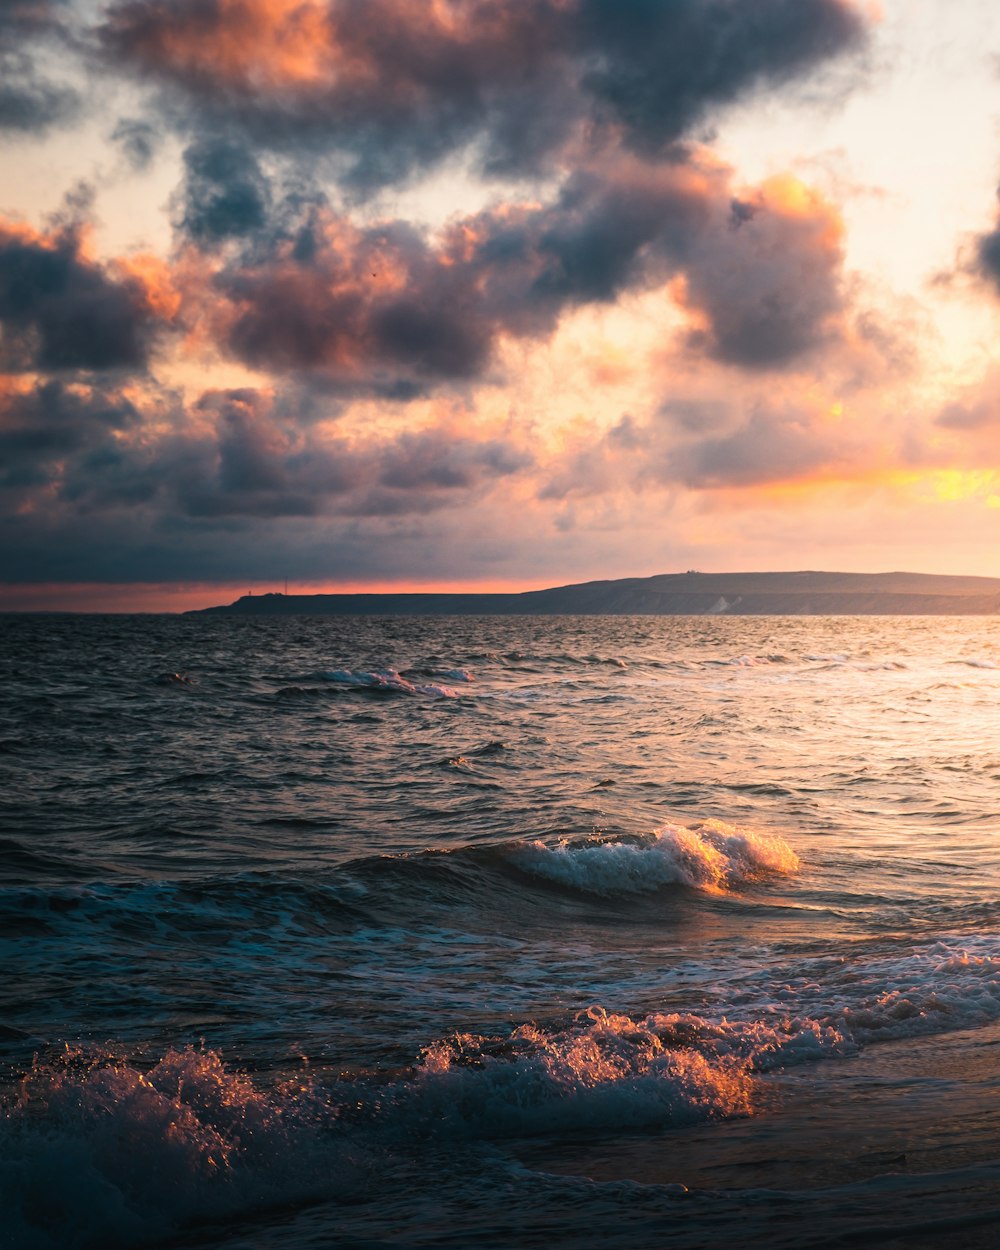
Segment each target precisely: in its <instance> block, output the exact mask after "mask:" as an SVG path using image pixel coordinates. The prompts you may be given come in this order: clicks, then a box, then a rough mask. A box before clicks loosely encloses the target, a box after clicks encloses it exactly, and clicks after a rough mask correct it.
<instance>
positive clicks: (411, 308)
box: [183, 142, 847, 398]
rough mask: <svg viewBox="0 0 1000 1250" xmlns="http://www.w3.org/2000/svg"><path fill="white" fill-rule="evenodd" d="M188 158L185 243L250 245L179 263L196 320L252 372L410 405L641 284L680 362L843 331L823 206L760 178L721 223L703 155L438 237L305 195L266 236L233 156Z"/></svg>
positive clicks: (260, 198)
mask: <svg viewBox="0 0 1000 1250" xmlns="http://www.w3.org/2000/svg"><path fill="white" fill-rule="evenodd" d="M194 156H196V157H197V162H196V161H195V159H194ZM194 156H191V155H190V154H189V163H190V164H191V165H192V167H193V169H194V175H193V177H192V179H189V182H188V188H187V192H186V198H185V200H184V206H185V207H184V214H183V220H184V222H185V223H186V225H187V230H188V233H189V234H190V235H192V236H193V237H195V238H196V240H197V241H199V242H200V243H201V245H202V248H203V250H205V251H206V252H208V251H211V250H212V249H213V248H214V247H215V246H216V245H217V244H219V243H220V242H223V241H225V240H227V239H228V240H235V239H238V238H239V236H240V235H243V234H245V235H247V236H248V237H247V238H246V239H245V240H244V246H242V247H241V248H239V249H238V250H237V251H235V252H231V253H230V254H228V255H227V256H226V257H225V258H222V259H203V260H200V261H199V260H193V261H192V262H191V264H190V265H189V267H188V271H189V282H188V285H189V288H190V289H191V290H192V291H193V292H194V293H195V294H194V295H192V301H193V302H192V307H194V306H195V304H197V306H198V307H197V312H196V313H192V315H193V316H194V315H196V316H197V317H199V318H200V321H201V324H202V326H203V329H204V331H205V333H206V334H207V335H208V337H209V338H210V339H211V340H212V341H214V342H217V343H218V344H220V345H221V347H222V349H223V350H224V351H225V352H227V353H228V354H230V355H232V356H235V357H236V358H238V359H240V360H243V361H245V362H247V363H248V364H252V365H253V366H254V367H256V368H261V367H263V368H267V369H271V370H275V371H278V372H292V371H310V372H312V373H314V374H315V375H317V376H321V377H323V378H325V379H326V380H327V381H328V382H330V383H334V384H337V385H339V386H342V387H345V388H347V389H348V390H351V389H353V390H355V391H366V390H367V391H369V392H371V393H377V394H383V395H386V396H393V395H395V396H397V397H400V398H405V397H406V396H408V395H409V396H411V397H412V396H415V395H419V394H422V393H424V392H425V391H426V390H427V389H428V388H429V387H431V386H434V385H439V384H441V383H442V382H450V383H460V382H468V381H472V380H476V379H481V378H483V377H485V376H487V375H488V374H489V372H490V370H491V369H493V368H494V366H495V364H496V359H497V348H498V346H499V344H500V343H501V341H503V340H505V339H526V340H535V341H544V340H545V339H546V338H547V337H548V336H549V335H551V334H552V332H553V330H554V329H555V328H556V327H557V325H558V324H559V321H560V319H561V318H562V317H563V316H564V315H566V314H567V313H568V312H571V311H572V310H574V309H576V308H580V307H584V306H587V305H611V304H613V303H615V302H617V301H618V300H619V299H620V298H621V297H622V296H623V295H625V294H627V293H630V292H642V291H648V290H653V289H656V288H661V289H662V292H663V294H662V298H663V300H664V308H665V311H666V310H668V309H669V308H670V307H671V306H672V303H673V300H674V299H675V298H676V297H678V296H679V297H680V302H681V305H682V307H683V308H685V309H686V311H687V312H688V314H689V315H690V316H691V317H692V318H693V328H692V330H691V332H690V333H689V334H688V336H687V344H688V348H689V350H691V351H694V352H695V353H696V354H701V355H708V356H712V357H714V358H716V359H720V360H723V361H725V362H726V363H730V364H736V365H740V366H742V367H745V368H752V369H764V368H785V367H787V366H789V365H792V364H794V363H795V362H796V361H797V360H798V359H799V358H800V357H802V356H803V355H805V354H807V353H809V352H811V351H812V350H813V349H814V348H816V347H817V346H819V345H820V344H825V343H830V342H834V341H836V340H837V339H838V337H840V336H842V335H843V333H844V319H845V315H846V311H847V309H846V302H845V299H844V297H843V294H842V291H841V266H842V261H843V254H842V249H841V223H840V218H839V215H838V213H837V211H836V210H835V209H834V208H833V207H832V206H831V205H829V204H828V203H826V202H825V201H824V200H823V199H822V197H820V196H819V195H817V194H816V193H814V192H812V191H810V190H808V189H807V188H806V187H804V186H803V185H802V184H801V183H799V182H797V181H796V180H794V179H790V178H786V179H772V180H770V181H769V182H768V183H765V184H764V186H763V187H762V188H760V189H758V190H756V191H753V190H752V189H751V190H749V191H744V192H743V193H742V194H743V195H744V200H743V201H741V202H746V203H750V202H752V203H753V212H752V214H750V213H748V214H746V216H745V219H744V220H742V221H741V222H740V224H739V228H738V229H737V228H735V227H734V225H733V217H732V204H733V201H734V189H733V180H732V171H731V170H729V168H728V167H727V166H725V165H723V164H721V163H720V162H718V161H716V160H714V159H713V158H712V157H711V156H710V155H709V154H708V153H707V152H705V151H704V150H698V149H689V150H687V151H685V152H684V153H675V159H674V160H673V161H672V162H670V163H665V164H662V165H658V166H652V165H649V164H648V163H646V162H643V161H639V160H636V159H633V158H626V157H619V158H617V159H616V160H615V161H611V162H605V164H604V165H602V166H591V167H588V168H583V169H580V170H577V171H576V172H575V173H574V174H572V175H571V176H570V177H569V178H567V179H566V180H565V182H564V183H563V184H562V186H561V188H560V189H559V190H558V192H557V194H556V195H555V198H554V199H553V200H552V201H551V202H550V203H548V204H544V203H543V204H539V203H528V204H506V205H504V204H501V205H498V206H496V207H493V208H490V209H488V210H484V211H483V212H481V213H477V214H472V215H470V216H467V217H464V218H462V217H456V218H453V219H452V220H451V221H450V222H449V223H448V225H447V226H446V228H445V229H444V230H443V231H442V232H440V233H439V234H438V235H436V236H431V235H429V234H427V233H426V232H422V231H418V230H416V229H415V228H414V227H412V226H410V225H408V224H407V223H405V222H401V221H388V222H382V223H377V224H373V225H359V224H356V223H355V222H354V221H353V220H352V219H351V218H350V217H348V216H346V215H344V214H342V213H337V212H335V211H334V210H333V209H332V208H331V207H330V206H329V205H327V204H325V203H323V202H322V201H317V200H312V201H309V200H302V199H299V200H293V201H282V202H279V203H277V204H276V205H275V206H274V210H273V212H272V216H271V220H270V221H269V222H268V223H267V225H266V227H265V226H264V225H262V224H261V215H262V214H263V212H264V205H265V201H266V197H267V194H268V191H267V186H266V184H265V183H264V182H263V180H262V176H258V175H259V169H258V167H257V166H256V164H255V163H253V162H252V161H250V159H249V158H248V157H247V155H246V154H245V153H244V152H243V150H242V149H239V148H236V149H234V148H233V147H231V146H230V145H228V144H225V145H223V146H222V148H221V149H220V148H218V147H217V146H216V145H215V144H214V142H213V144H212V145H211V146H210V147H209V148H208V149H204V150H203V149H202V148H198V149H197V151H196V153H195V154H194ZM203 157H204V160H203V159H202V158H203ZM217 157H218V158H219V159H216V158H217ZM748 196H752V201H751V200H750V199H747V198H746V197H748ZM199 274H200V275H201V276H200V278H199ZM675 278H678V279H680V280H681V285H680V286H676V284H675V285H673V286H670V287H669V288H668V285H667V284H668V283H670V282H671V281H672V280H673V279H675Z"/></svg>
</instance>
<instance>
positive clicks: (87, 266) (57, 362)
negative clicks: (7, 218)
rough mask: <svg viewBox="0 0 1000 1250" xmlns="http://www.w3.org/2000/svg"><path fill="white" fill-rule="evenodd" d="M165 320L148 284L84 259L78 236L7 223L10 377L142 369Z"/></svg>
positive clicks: (2, 242)
mask: <svg viewBox="0 0 1000 1250" xmlns="http://www.w3.org/2000/svg"><path fill="white" fill-rule="evenodd" d="M157 325H158V318H157V316H156V314H155V312H154V309H153V307H152V306H151V304H150V301H149V298H148V294H147V291H146V289H145V287H144V286H143V284H142V282H141V281H140V280H139V279H137V278H135V277H133V276H130V275H128V274H124V273H123V274H122V275H120V276H116V275H114V274H112V273H111V272H110V271H109V270H108V269H106V268H105V267H103V266H101V265H99V264H96V263H94V262H92V261H90V260H88V259H87V258H86V257H84V256H83V255H82V254H81V251H80V238H79V235H78V233H77V231H76V230H75V229H72V228H66V229H63V230H60V231H57V232H55V233H54V234H52V235H49V236H44V235H36V234H33V233H32V232H30V231H28V230H25V229H20V228H15V227H10V226H4V224H3V223H2V222H0V326H2V328H3V343H2V347H0V363H2V364H3V365H4V366H6V367H7V368H8V369H13V370H23V369H42V370H53V371H59V370H66V369H90V370H96V369H137V368H142V367H143V366H144V365H145V363H146V360H147V357H148V353H149V350H150V344H151V338H152V335H153V333H154V331H155V330H156V328H157Z"/></svg>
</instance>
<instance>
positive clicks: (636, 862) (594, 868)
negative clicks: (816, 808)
mask: <svg viewBox="0 0 1000 1250" xmlns="http://www.w3.org/2000/svg"><path fill="white" fill-rule="evenodd" d="M512 858H513V860H514V862H515V863H516V864H517V865H518V866H519V867H520V868H522V869H524V870H525V871H526V872H529V873H533V874H535V875H536V876H539V877H545V878H547V879H548V880H550V881H556V882H559V883H560V884H562V885H566V886H570V887H572V888H573V889H577V890H582V891H584V892H586V893H589V894H637V893H640V892H645V891H651V890H657V889H659V888H660V887H661V886H664V885H686V886H692V887H694V888H696V889H700V890H708V891H725V890H733V889H736V888H738V887H739V886H740V885H743V884H746V883H748V882H753V881H758V880H760V879H761V878H764V877H768V876H776V875H778V876H780V875H788V874H791V873H794V872H795V871H796V870H797V869H798V866H799V860H798V856H797V855H796V854H795V852H794V851H793V850H792V849H791V847H790V846H789V845H788V844H787V843H786V842H784V841H783V840H782V839H781V838H778V837H773V836H767V835H764V834H760V833H755V832H753V831H752V830H750V829H745V828H743V827H741V826H739V825H729V824H726V822H725V821H721V820H706V821H704V822H703V823H701V824H699V825H696V826H693V827H691V828H688V827H686V826H684V825H674V824H667V825H663V826H662V827H661V828H660V829H658V830H656V831H655V832H654V833H652V834H650V835H648V836H646V837H643V838H629V839H627V840H626V839H617V840H607V839H602V840H590V841H587V842H583V843H581V842H562V843H560V844H558V845H556V846H548V845H546V844H545V843H543V842H531V843H529V844H527V845H526V846H524V847H522V848H520V849H519V850H517V851H516V852H514V853H513V855H512Z"/></svg>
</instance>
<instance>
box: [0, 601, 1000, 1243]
mask: <svg viewBox="0 0 1000 1250" xmlns="http://www.w3.org/2000/svg"><path fill="white" fill-rule="evenodd" d="M0 673H2V682H0V770H2V777H3V785H2V793H0V803H2V825H0V865H2V870H0V967H2V970H3V976H2V978H0V1099H2V1107H0V1245H2V1246H3V1247H4V1248H5V1250H114V1248H116V1247H118V1248H121V1247H142V1246H152V1245H155V1246H161V1247H171V1248H173V1247H176V1248H178V1250H179V1248H181V1247H185V1248H188V1250H196V1248H197V1250H272V1248H277V1247H281V1250H319V1248H321V1247H322V1248H327V1247H330V1248H334V1247H335V1248H339V1250H390V1248H391V1250H404V1248H406V1250H409V1248H413V1250H416V1248H418V1247H420V1248H425V1247H448V1248H452V1250H459V1248H466V1247H468V1248H469V1250H472V1247H484V1248H487V1250H517V1248H521V1247H573V1248H580V1250H591V1248H593V1250H597V1248H598V1247H600V1248H601V1250H619V1248H621V1250H624V1248H625V1247H628V1248H629V1250H646V1248H652V1247H676V1248H678V1250H694V1248H695V1247H708V1248H713V1247H721V1246H728V1245H730V1244H738V1245H741V1246H744V1247H746V1246H752V1247H758V1246H759V1247H765V1246H766V1247H768V1250H780V1248H782V1247H788V1248H789V1250H792V1248H794V1250H806V1248H808V1247H828V1246H829V1247H833V1246H850V1247H868V1246H872V1247H874V1246H880V1247H896V1246H899V1247H902V1246H906V1247H914V1246H916V1247H922V1246H923V1247H937V1246H942V1247H943V1246H947V1247H977V1246H983V1247H986V1246H990V1247H993V1246H995V1245H996V1244H997V1238H998V1236H1000V836H998V832H1000V711H998V708H1000V620H996V619H993V618H983V617H977V618H926V617H924V618H890V617H865V618H857V617H838V618H818V617H817V618H809V617H794V618H761V617H731V618H730V617H504V618H468V617H462V618H446V617H439V618H421V619H406V618H392V619H388V618H323V617H287V618H271V619H268V618H251V617H247V618H241V617H213V616H188V617H157V616H148V617H128V616H108V617H83V616H82V617H72V616H7V617H3V618H0Z"/></svg>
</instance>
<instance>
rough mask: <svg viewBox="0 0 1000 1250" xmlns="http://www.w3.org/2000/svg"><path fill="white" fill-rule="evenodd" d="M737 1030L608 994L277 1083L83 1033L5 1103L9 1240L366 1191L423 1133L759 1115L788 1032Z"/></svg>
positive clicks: (59, 1243)
mask: <svg viewBox="0 0 1000 1250" xmlns="http://www.w3.org/2000/svg"><path fill="white" fill-rule="evenodd" d="M723 1032H725V1030H723ZM729 1033H730V1034H731V1036H730V1037H729V1039H728V1040H727V1041H722V1040H720V1039H721V1036H722V1035H721V1033H720V1031H719V1030H718V1029H716V1030H715V1034H714V1036H711V1037H709V1036H708V1032H707V1031H706V1028H702V1029H699V1022H698V1021H697V1020H695V1019H694V1018H681V1017H662V1018H656V1019H654V1018H649V1019H647V1020H644V1021H635V1020H632V1019H631V1018H630V1017H627V1016H621V1015H612V1014H609V1013H607V1012H606V1011H604V1010H603V1009H602V1008H600V1007H592V1008H590V1009H589V1010H588V1011H586V1012H583V1013H581V1014H580V1015H579V1016H578V1017H576V1019H575V1020H573V1021H571V1022H570V1023H569V1024H568V1025H567V1026H566V1027H565V1028H562V1029H552V1030H546V1029H544V1028H541V1027H539V1026H538V1025H536V1024H531V1023H528V1024H523V1025H521V1026H520V1027H518V1028H516V1029H514V1030H513V1032H512V1033H511V1034H510V1035H509V1036H508V1037H505V1038H490V1037H484V1036H479V1035H470V1034H462V1035H456V1036H453V1037H451V1038H448V1039H446V1040H443V1041H441V1042H438V1043H435V1044H434V1045H431V1046H429V1047H427V1048H426V1049H425V1050H424V1051H423V1053H422V1054H421V1056H420V1058H419V1059H418V1061H417V1062H416V1063H415V1064H414V1065H413V1067H412V1068H411V1069H410V1070H409V1071H407V1072H403V1073H396V1074H392V1073H388V1074H385V1075H384V1076H383V1078H382V1079H378V1077H376V1076H374V1075H373V1074H367V1075H366V1076H364V1077H363V1078H361V1079H346V1080H345V1079H340V1080H335V1081H332V1082H330V1083H329V1084H324V1083H323V1082H322V1081H321V1080H317V1079H310V1078H309V1076H308V1074H307V1073H301V1074H300V1075H298V1076H297V1077H295V1078H293V1079H286V1080H284V1081H281V1082H278V1083H277V1084H275V1085H273V1086H272V1087H270V1088H268V1087H266V1086H265V1084H264V1083H263V1082H262V1081H260V1080H259V1079H258V1080H256V1081H255V1080H254V1079H252V1078H251V1077H249V1076H246V1075H243V1074H240V1073H238V1072H233V1071H231V1070H228V1069H227V1068H226V1066H225V1065H224V1063H223V1061H222V1059H221V1058H220V1056H219V1055H218V1054H217V1053H215V1052H213V1051H211V1050H204V1049H194V1048H187V1049H184V1050H171V1051H168V1052H167V1053H166V1054H165V1055H163V1057H162V1058H160V1059H159V1061H158V1062H155V1063H153V1064H151V1065H150V1064H147V1065H140V1064H139V1063H137V1062H134V1061H133V1062H128V1061H126V1060H124V1059H123V1058H121V1057H120V1056H116V1055H114V1054H113V1053H111V1052H108V1051H100V1050H92V1051H89V1052H88V1051H85V1050H82V1049H75V1050H67V1051H65V1052H64V1053H63V1054H62V1055H60V1056H58V1057H56V1058H54V1059H50V1060H38V1061H36V1063H35V1065H34V1066H33V1068H32V1070H31V1071H30V1072H29V1073H28V1075H27V1076H26V1077H25V1079H24V1080H23V1082H22V1084H21V1088H20V1090H19V1092H18V1096H17V1098H16V1100H15V1101H14V1102H13V1103H12V1104H11V1105H9V1106H8V1107H7V1108H5V1109H4V1112H3V1115H2V1118H0V1202H2V1204H3V1209H4V1213H5V1220H6V1222H7V1229H8V1234H9V1236H10V1244H12V1245H13V1246H14V1247H17V1248H18V1250H57V1248H58V1250H97V1248H98V1247H100V1248H101V1250H110V1248H111V1247H119V1246H121V1247H124V1246H135V1245H141V1244H143V1243H145V1242H148V1241H152V1240H159V1239H161V1238H164V1237H168V1236H171V1235H175V1234H176V1233H178V1232H180V1231H181V1230H182V1229H183V1228H184V1227H186V1226H190V1225H192V1224H195V1223H201V1222H205V1221H208V1220H213V1221H214V1220H220V1219H224V1218H226V1217H227V1216H232V1215H235V1214H237V1213H239V1214H241V1215H246V1214H247V1213H249V1212H253V1211H257V1212H259V1211H261V1210H266V1209H267V1208H269V1207H272V1206H276V1205H289V1204H301V1203H305V1202H308V1201H314V1200H317V1199H325V1200H331V1199H332V1200H336V1199H338V1198H341V1199H347V1200H350V1199H351V1198H352V1197H356V1196H358V1195H360V1194H361V1193H363V1192H364V1191H365V1189H366V1188H367V1187H369V1186H370V1185H371V1184H377V1183H378V1179H379V1173H380V1171H381V1170H382V1169H383V1168H384V1167H385V1166H386V1164H387V1160H391V1158H392V1156H393V1154H395V1153H398V1152H401V1151H405V1150H406V1149H407V1148H408V1147H409V1146H412V1145H417V1146H418V1147H419V1145H420V1143H427V1142H430V1143H433V1142H435V1141H442V1142H450V1143H454V1142H455V1141H456V1140H466V1141H491V1140H497V1139H503V1138H508V1137H519V1138H523V1137H532V1136H538V1135H545V1136H547V1135H549V1134H550V1133H552V1132H553V1131H560V1130H563V1131H565V1130H575V1131H587V1132H607V1131H615V1130H617V1131H620V1130H622V1129H650V1128H661V1127H677V1126H680V1125H684V1124H691V1123H695V1122H699V1121H705V1120H710V1119H720V1118H725V1117H731V1116H741V1115H746V1114H749V1112H750V1111H751V1109H752V1103H753V1075H752V1066H753V1055H754V1053H755V1050H756V1049H759V1048H760V1047H761V1046H762V1045H763V1046H767V1045H773V1046H779V1047H780V1045H781V1037H782V1031H781V1029H780V1028H779V1029H774V1028H772V1029H770V1030H767V1029H759V1030H758V1036H756V1038H755V1039H751V1040H748V1039H746V1038H743V1039H738V1038H737V1035H736V1031H735V1030H729ZM785 1036H786V1038H789V1039H790V1038H791V1037H792V1035H791V1034H786V1035H785ZM706 1037H707V1038H708V1044H704V1045H702V1044H700V1043H703V1042H704V1041H705V1039H706Z"/></svg>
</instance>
